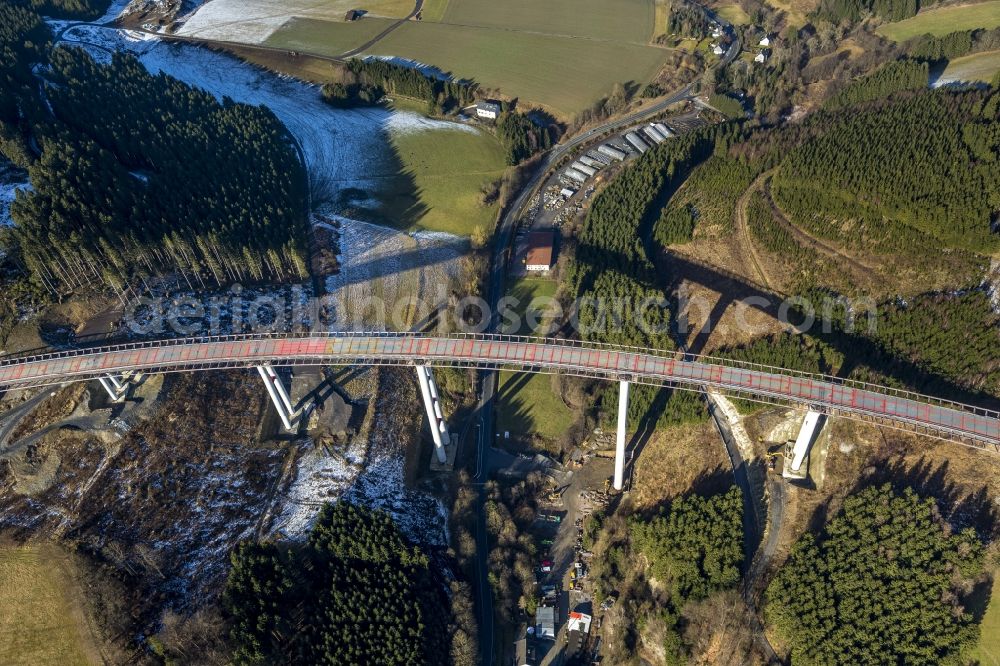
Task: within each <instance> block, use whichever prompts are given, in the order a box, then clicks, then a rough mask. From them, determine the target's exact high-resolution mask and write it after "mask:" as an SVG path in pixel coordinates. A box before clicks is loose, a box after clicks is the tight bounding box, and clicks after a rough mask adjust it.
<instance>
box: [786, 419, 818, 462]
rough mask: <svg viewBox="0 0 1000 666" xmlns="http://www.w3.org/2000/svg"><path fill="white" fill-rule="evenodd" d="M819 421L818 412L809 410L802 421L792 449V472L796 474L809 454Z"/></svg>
mask: <svg viewBox="0 0 1000 666" xmlns="http://www.w3.org/2000/svg"><path fill="white" fill-rule="evenodd" d="M819 419H820V413H819V412H814V411H812V410H811V409H810V410H809V411H808V412H806V418H805V419H804V420H803V421H802V427H801V428H800V429H799V436H798V437H797V438H796V439H795V446H794V448H792V471H793V472H798V471H799V469H800V468H801V467H802V463H803V462H804V461H805V459H806V454H807V453H809V449H810V448H811V447H812V443H813V440H814V439H816V426H817V425H819Z"/></svg>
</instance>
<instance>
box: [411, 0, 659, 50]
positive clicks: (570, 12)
mask: <svg viewBox="0 0 1000 666" xmlns="http://www.w3.org/2000/svg"><path fill="white" fill-rule="evenodd" d="M424 20H425V21H427V20H428V19H427V17H426V16H425V17H424ZM441 22H443V23H451V24H454V25H461V26H477V27H482V28H502V29H504V30H514V31H518V32H532V33H534V32H539V33H546V34H550V35H566V36H571V37H586V38H590V39H601V40H610V41H615V42H624V43H628V42H631V43H634V44H646V43H647V42H648V41H649V39H650V37H652V34H653V2H652V1H651V0H617V2H607V0H544V2H539V1H538V0H504V2H494V1H493V0H450V1H449V2H448V5H447V9H446V10H445V12H444V16H443V18H442V19H441Z"/></svg>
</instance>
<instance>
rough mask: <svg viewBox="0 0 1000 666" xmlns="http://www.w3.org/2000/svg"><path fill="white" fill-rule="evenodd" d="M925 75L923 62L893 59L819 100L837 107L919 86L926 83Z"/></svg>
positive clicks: (926, 72)
mask: <svg viewBox="0 0 1000 666" xmlns="http://www.w3.org/2000/svg"><path fill="white" fill-rule="evenodd" d="M927 78H928V68H927V63H926V62H916V61H913V60H897V61H895V62H890V63H886V64H885V65H883V66H882V67H879V68H878V69H877V70H875V71H874V72H872V73H871V74H867V75H865V76H862V77H861V78H859V79H857V80H855V81H852V82H851V83H849V84H848V85H847V86H846V87H844V88H842V89H841V90H840V91H838V92H837V93H836V94H835V95H833V96H832V97H829V98H827V99H826V101H825V102H824V103H823V104H824V106H825V107H826V108H828V109H839V108H843V107H845V106H854V105H856V104H862V103H864V102H870V101H872V100H876V99H882V98H884V97H888V96H889V95H891V94H892V93H895V92H899V91H901V90H920V89H922V88H926V87H927Z"/></svg>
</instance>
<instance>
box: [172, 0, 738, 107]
mask: <svg viewBox="0 0 1000 666" xmlns="http://www.w3.org/2000/svg"><path fill="white" fill-rule="evenodd" d="M657 1H658V0H617V2H613V3H612V2H607V0H545V1H544V2H538V1H537V0H506V1H505V2H503V3H497V2H493V1H492V0H429V1H428V2H427V4H426V5H425V6H424V7H423V8H422V10H421V11H422V14H421V16H422V20H420V21H409V22H407V23H405V24H403V25H401V26H399V28H398V29H396V30H394V31H393V32H391V33H390V34H389V35H387V36H386V37H385V38H384V39H382V40H381V41H379V42H377V43H376V44H374V45H373V46H372V47H371V48H370V49H368V51H369V53H370V54H371V55H382V56H400V57H403V58H408V59H411V60H416V61H419V62H423V63H427V64H430V65H434V66H436V67H438V68H440V69H441V70H443V71H446V72H451V73H452V74H454V75H455V76H457V77H460V78H468V79H473V80H475V81H477V82H478V83H479V84H481V85H482V86H484V87H486V88H495V89H498V90H499V91H500V92H501V93H502V94H504V95H507V96H510V97H517V98H519V99H521V100H524V101H525V102H529V103H536V104H540V105H542V106H544V107H546V108H547V109H548V110H549V111H551V112H553V113H554V114H556V115H558V116H560V117H562V118H566V119H569V118H571V117H573V116H575V115H576V114H577V113H579V112H580V111H583V110H584V109H587V108H589V107H591V106H592V105H593V104H594V103H595V102H597V101H598V100H600V99H602V98H603V97H605V96H607V95H608V94H609V93H610V92H611V90H612V88H613V87H614V85H615V84H616V83H621V84H629V83H631V84H634V86H635V87H636V88H638V87H641V86H643V85H645V84H646V83H647V82H648V81H650V80H651V79H652V78H653V77H654V76H655V75H656V73H657V72H658V70H659V69H660V67H661V66H662V65H663V64H664V62H666V59H667V56H668V51H667V50H666V49H664V48H661V47H659V46H653V45H651V43H650V42H651V39H652V37H653V27H654V20H655V19H654V17H655V16H656V15H657V9H656V5H655V3H656V2H657ZM236 2H237V0H211V1H210V2H208V3H207V4H206V5H205V6H203V7H202V8H201V9H199V10H198V11H197V12H196V13H195V15H194V16H193V17H192V18H191V19H190V21H189V22H188V23H187V24H185V27H184V28H183V30H182V32H183V33H184V34H188V33H190V34H196V35H201V36H212V37H214V38H216V39H225V40H226V41H230V42H242V43H253V44H256V43H263V44H265V45H267V46H273V47H277V48H280V49H288V50H291V51H297V52H299V53H300V54H313V55H322V56H337V55H340V54H342V53H345V52H347V51H350V50H352V49H354V48H357V47H359V46H361V45H362V44H365V43H366V42H368V41H370V40H371V39H372V38H373V37H375V36H377V35H378V34H379V33H381V32H382V31H383V30H384V29H385V28H386V27H388V26H389V25H390V22H389V21H390V20H389V19H387V18H378V17H379V16H388V17H392V16H402V15H405V13H406V12H405V11H404V10H406V9H407V7H408V8H409V9H412V6H413V5H412V3H408V2H407V0H378V2H377V4H376V5H373V6H371V7H369V6H368V5H364V4H362V5H345V4H343V3H344V2H346V0H335V1H334V2H333V4H332V5H330V6H327V5H326V4H316V3H314V2H308V1H307V0H293V4H292V5H289V6H287V7H286V6H284V5H282V4H281V3H278V1H277V0H248V5H247V8H245V9H241V8H240V7H237V6H230V5H234V3H236ZM355 6H360V7H361V8H363V9H366V10H368V11H370V12H371V14H370V15H369V16H365V17H363V18H361V19H360V20H358V21H354V22H351V23H345V22H344V21H343V14H344V13H345V12H346V11H347V9H348V8H351V7H355ZM730 11H731V10H730ZM731 13H733V12H732V11H731ZM659 14H661V15H662V14H663V12H662V6H661V11H660V12H659ZM733 14H734V16H735V13H733ZM285 17H287V19H288V20H283V19H284V18H285ZM661 18H663V17H662V16H661Z"/></svg>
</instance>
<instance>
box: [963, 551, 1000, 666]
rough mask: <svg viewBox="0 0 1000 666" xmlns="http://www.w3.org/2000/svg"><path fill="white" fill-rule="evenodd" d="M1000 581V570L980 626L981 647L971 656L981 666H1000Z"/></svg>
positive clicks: (995, 573) (994, 579) (994, 581)
mask: <svg viewBox="0 0 1000 666" xmlns="http://www.w3.org/2000/svg"><path fill="white" fill-rule="evenodd" d="M998 579H1000V570H997V571H995V572H993V592H992V595H991V597H992V598H991V599H990V605H989V606H988V607H987V608H986V614H985V615H983V621H982V624H980V625H979V632H980V633H979V646H978V648H977V649H976V650H975V651H974V652H973V654H972V655H970V656H971V657H972V658H974V659H978V660H979V663H980V665H981V666H1000V599H998V598H997V595H1000V586H998V585H997V580H998Z"/></svg>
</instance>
